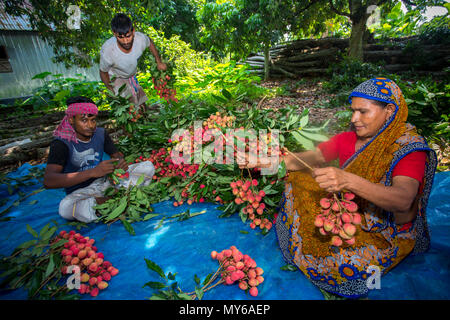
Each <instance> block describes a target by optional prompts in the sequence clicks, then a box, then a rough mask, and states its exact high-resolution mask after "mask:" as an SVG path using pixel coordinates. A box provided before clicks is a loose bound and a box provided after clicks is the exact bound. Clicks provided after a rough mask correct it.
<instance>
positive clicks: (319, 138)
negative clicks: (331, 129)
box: [300, 130, 328, 141]
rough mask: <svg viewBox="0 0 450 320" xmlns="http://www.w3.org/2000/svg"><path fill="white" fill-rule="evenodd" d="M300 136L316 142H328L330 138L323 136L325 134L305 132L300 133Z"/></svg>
mask: <svg viewBox="0 0 450 320" xmlns="http://www.w3.org/2000/svg"><path fill="white" fill-rule="evenodd" d="M300 134H301V135H302V136H304V137H306V138H307V139H310V140H314V141H328V137H327V136H325V135H323V134H319V133H311V132H307V131H305V130H302V131H300Z"/></svg>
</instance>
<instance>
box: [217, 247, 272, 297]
mask: <svg viewBox="0 0 450 320" xmlns="http://www.w3.org/2000/svg"><path fill="white" fill-rule="evenodd" d="M211 258H213V259H214V260H217V261H218V262H219V264H220V266H221V268H220V270H219V272H220V276H221V278H222V280H221V281H223V282H224V283H225V284H227V285H232V284H234V283H238V284H239V288H240V289H242V290H244V291H246V292H247V291H248V292H249V293H250V295H251V296H253V297H256V296H257V295H258V288H257V286H259V285H260V284H261V283H263V282H264V278H263V277H262V274H263V273H264V270H263V269H262V268H260V267H257V265H256V262H255V260H253V259H252V258H251V257H250V256H248V255H246V254H243V253H242V252H240V251H239V250H238V249H237V248H236V246H231V247H230V248H229V249H224V250H222V251H221V252H217V251H212V252H211Z"/></svg>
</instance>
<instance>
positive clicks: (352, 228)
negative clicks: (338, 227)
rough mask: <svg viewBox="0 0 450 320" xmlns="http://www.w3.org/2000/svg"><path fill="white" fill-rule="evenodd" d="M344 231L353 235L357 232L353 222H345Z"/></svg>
mask: <svg viewBox="0 0 450 320" xmlns="http://www.w3.org/2000/svg"><path fill="white" fill-rule="evenodd" d="M344 231H345V233H346V234H348V235H349V236H350V237H352V236H353V235H354V234H355V233H356V227H355V225H353V224H351V223H346V224H344Z"/></svg>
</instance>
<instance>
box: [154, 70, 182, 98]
mask: <svg viewBox="0 0 450 320" xmlns="http://www.w3.org/2000/svg"><path fill="white" fill-rule="evenodd" d="M170 80H171V77H170V76H169V75H168V74H166V75H161V78H159V79H156V78H152V81H153V85H154V86H155V89H156V93H157V94H158V95H159V96H160V97H161V98H163V99H165V100H166V101H167V102H169V101H170V100H172V101H175V102H178V99H177V98H176V97H175V95H176V94H177V90H176V89H175V88H171V87H170V82H171V81H170ZM168 84H169V85H168Z"/></svg>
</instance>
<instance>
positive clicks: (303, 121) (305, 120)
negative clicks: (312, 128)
mask: <svg viewBox="0 0 450 320" xmlns="http://www.w3.org/2000/svg"><path fill="white" fill-rule="evenodd" d="M308 121H309V116H308V115H305V116H303V117H302V118H301V119H300V127H302V128H304V127H306V125H307V124H308Z"/></svg>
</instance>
